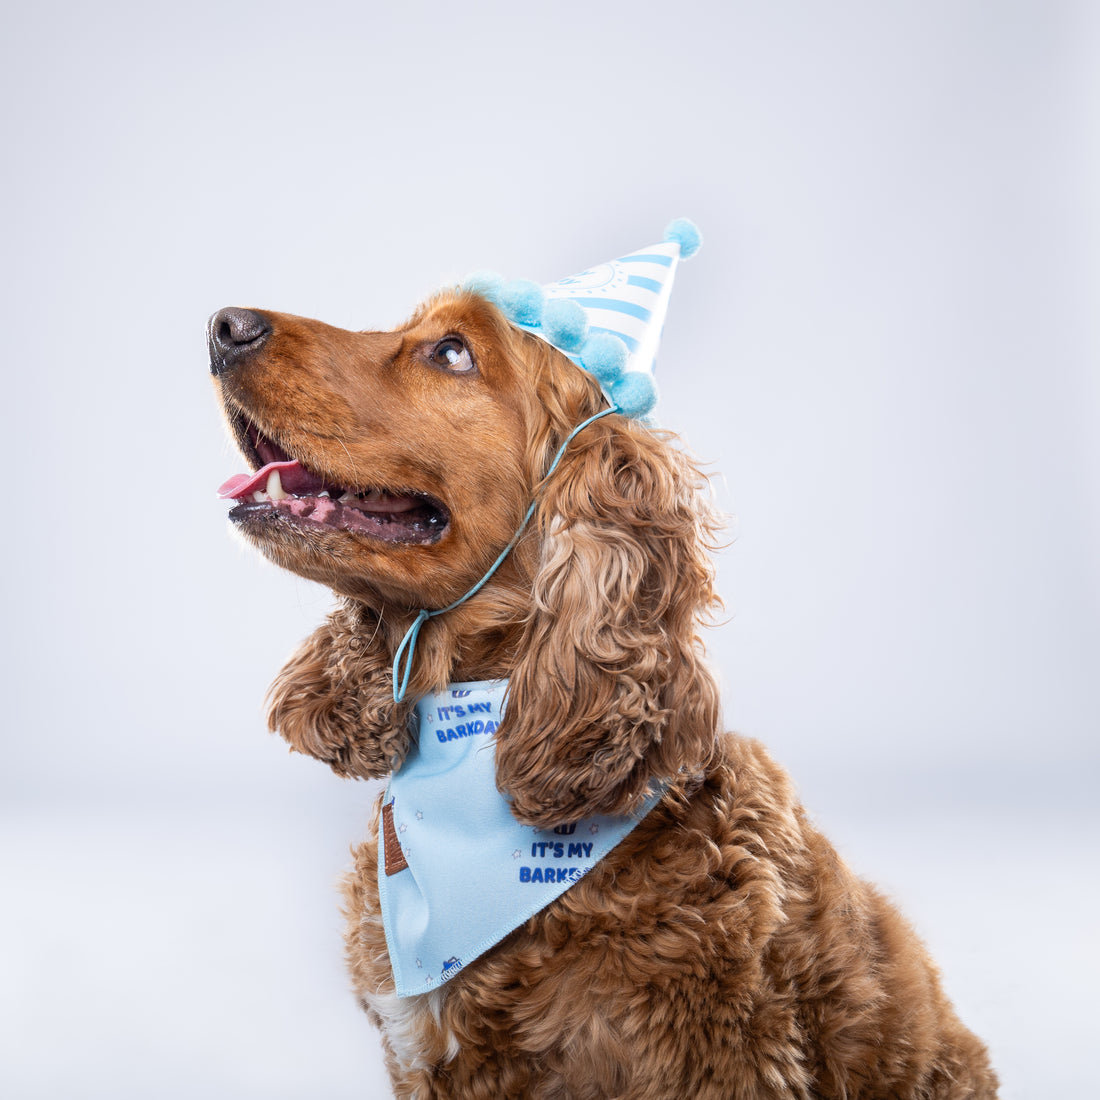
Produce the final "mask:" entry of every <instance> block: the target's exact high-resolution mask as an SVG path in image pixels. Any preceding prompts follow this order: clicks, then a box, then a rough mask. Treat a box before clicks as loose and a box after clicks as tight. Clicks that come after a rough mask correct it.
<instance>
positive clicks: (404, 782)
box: [378, 680, 662, 997]
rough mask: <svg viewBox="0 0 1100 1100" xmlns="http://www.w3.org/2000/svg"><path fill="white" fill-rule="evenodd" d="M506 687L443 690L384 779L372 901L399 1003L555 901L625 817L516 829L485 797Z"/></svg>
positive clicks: (498, 798)
mask: <svg viewBox="0 0 1100 1100" xmlns="http://www.w3.org/2000/svg"><path fill="white" fill-rule="evenodd" d="M507 687H508V682H507V681H506V680H486V681H480V682H477V683H468V684H452V685H451V687H450V689H449V690H447V691H444V692H440V693H438V694H435V695H429V696H426V697H425V698H423V699H421V700H420V702H419V703H418V704H417V718H418V720H419V733H418V737H417V738H416V739H415V741H418V743H414V745H413V747H412V748H411V749H410V751H409V755H408V756H407V757H406V759H405V762H404V763H403V764H402V765H401V769H400V771H398V772H397V773H395V774H394V775H393V776H392V778H391V779H390V784H389V787H388V789H387V791H386V794H385V797H384V803H383V811H382V824H381V828H380V838H379V842H380V843H379V848H380V852H379V856H380V858H379V860H378V892H379V895H380V898H381V903H382V919H383V921H384V923H385V929H386V944H387V946H388V947H389V952H390V960H391V962H392V964H393V977H394V981H395V983H396V985H397V993H398V995H399V996H402V997H408V996H411V995H413V994H415V993H425V992H427V991H428V990H429V989H434V988H436V987H437V986H439V985H442V984H443V983H444V982H445V981H447V980H448V979H449V978H453V977H454V976H455V974H457V973H458V972H459V970H461V969H462V967H464V966H466V965H467V964H468V963H470V962H472V961H473V960H474V959H476V958H477V957H478V956H479V955H481V954H483V953H484V952H485V951H488V950H489V948H490V947H492V946H493V945H494V944H496V943H499V942H500V940H502V939H503V938H504V937H505V936H506V935H507V934H508V933H509V932H511V931H512V930H513V929H514V928H518V927H519V926H520V925H521V924H523V923H524V921H526V920H527V919H528V917H531V916H534V914H535V913H537V912H538V911H539V910H540V909H543V908H545V907H546V906H547V905H549V904H550V902H552V901H553V900H554V899H555V898H557V897H559V896H560V895H561V894H563V893H565V891H566V890H568V889H569V887H570V886H572V885H573V883H574V882H576V881H577V880H578V879H579V878H580V877H581V876H582V875H583V874H584V873H585V872H586V871H589V870H591V868H593V867H594V866H595V865H596V863H597V862H598V861H599V860H600V859H602V858H603V857H604V856H605V855H607V853H608V852H610V851H611V850H612V848H614V847H615V845H616V844H618V843H619V841H621V840H622V839H623V838H624V837H625V836H626V835H627V834H628V833H629V832H630V831H631V830H632V829H633V828H634V827H635V826H636V825H637V824H638V822H639V821H641V820H642V818H643V817H644V816H645V815H646V814H647V813H648V812H649V811H650V810H651V809H652V808H653V806H654V805H656V803H657V802H658V801H659V800H660V797H661V793H662V792H658V793H657V794H654V795H651V796H650V797H649V798H648V799H647V800H646V802H645V804H644V806H643V807H642V808H641V809H640V810H639V812H638V813H637V815H636V816H632V817H628V818H612V817H590V818H586V819H585V820H583V821H578V822H577V823H576V824H571V825H563V826H561V827H559V828H557V829H553V830H541V829H536V828H534V827H533V826H530V825H521V824H520V823H519V822H518V821H516V819H515V818H514V817H513V816H512V814H511V811H510V810H509V808H508V802H507V801H506V800H505V798H504V797H503V796H502V795H501V793H500V792H499V791H498V790H497V786H496V774H495V768H494V756H495V753H494V747H495V742H494V739H493V734H494V733H495V732H496V728H497V726H498V725H499V724H500V720H501V717H502V715H503V709H504V694H505V691H506V690H507Z"/></svg>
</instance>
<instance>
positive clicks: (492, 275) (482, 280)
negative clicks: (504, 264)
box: [461, 271, 504, 302]
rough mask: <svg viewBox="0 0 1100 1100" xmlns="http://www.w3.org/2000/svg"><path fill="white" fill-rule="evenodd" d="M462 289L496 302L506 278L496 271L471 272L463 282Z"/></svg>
mask: <svg viewBox="0 0 1100 1100" xmlns="http://www.w3.org/2000/svg"><path fill="white" fill-rule="evenodd" d="M461 285H462V289H463V290H468V291H470V292H471V293H473V294H480V295H481V296H482V298H488V299H489V301H490V302H495V301H496V300H497V296H498V295H499V294H500V288H501V287H502V286H503V285H504V276H503V275H498V274H497V273H496V272H495V271H471V272H470V274H469V275H467V276H466V278H465V279H463V280H462V284H461Z"/></svg>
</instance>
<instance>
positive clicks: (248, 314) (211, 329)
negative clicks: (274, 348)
mask: <svg viewBox="0 0 1100 1100" xmlns="http://www.w3.org/2000/svg"><path fill="white" fill-rule="evenodd" d="M270 334H271V325H270V323H269V322H268V320H267V318H266V317H264V315H263V314H262V313H257V312H256V311H255V310H254V309H238V308H237V307H235V306H230V307H229V308H228V309H219V310H218V312H217V313H215V314H214V316H213V317H211V318H210V323H209V325H208V326H207V329H206V335H207V344H208V345H209V347H210V373H211V374H223V373H224V372H225V371H227V370H230V369H232V368H233V367H235V366H236V365H237V364H238V363H239V362H240V361H241V360H242V359H246V358H247V357H248V356H250V355H253V354H254V353H255V352H257V351H259V349H260V348H261V347H262V346H263V343H264V341H265V340H266V339H267V337H268V336H269V335H270Z"/></svg>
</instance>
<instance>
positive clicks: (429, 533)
mask: <svg viewBox="0 0 1100 1100" xmlns="http://www.w3.org/2000/svg"><path fill="white" fill-rule="evenodd" d="M240 434H241V435H244V434H245V433H244V432H243V431H242V432H241V433H240ZM247 439H248V443H249V445H250V447H249V449H250V450H251V452H252V453H253V455H254V457H255V460H256V462H257V464H258V466H259V469H257V470H256V472H255V473H252V474H235V475H234V476H233V477H231V478H230V479H229V480H228V481H227V482H226V483H225V484H224V485H223V486H222V487H221V488H220V489H219V490H218V495H219V496H220V497H222V498H223V499H226V500H235V501H237V506H236V507H235V508H233V509H232V511H230V513H229V518H230V519H232V520H234V521H235V522H239V523H247V522H250V521H257V520H259V521H263V520H288V521H290V522H291V523H298V524H302V525H305V526H312V527H325V528H329V529H335V530H339V531H350V532H352V533H353V534H357V535H367V536H369V537H371V538H375V539H380V540H382V541H384V542H394V543H432V542H436V541H438V540H439V539H440V538H442V536H443V534H444V532H445V531H446V529H447V526H448V523H449V522H450V516H449V514H448V512H447V509H446V507H445V506H444V505H443V504H442V503H441V502H440V501H438V500H436V499H435V498H434V497H431V496H429V495H428V494H426V493H419V492H414V491H411V490H407V489H392V488H381V487H371V488H357V487H349V486H341V485H334V484H332V483H330V482H328V481H326V480H325V479H324V478H323V477H321V476H320V475H319V474H315V473H313V471H311V470H308V469H306V467H305V466H303V465H302V464H301V463H300V462H299V461H298V460H297V459H295V458H291V456H290V455H288V454H287V453H286V451H284V450H283V449H282V448H281V447H280V446H279V445H278V444H277V443H275V442H274V440H271V439H268V438H267V437H266V436H264V435H262V434H261V433H260V432H258V431H257V430H256V428H255V427H253V426H249V427H248V428H247Z"/></svg>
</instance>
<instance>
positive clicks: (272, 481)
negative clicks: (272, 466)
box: [267, 470, 290, 500]
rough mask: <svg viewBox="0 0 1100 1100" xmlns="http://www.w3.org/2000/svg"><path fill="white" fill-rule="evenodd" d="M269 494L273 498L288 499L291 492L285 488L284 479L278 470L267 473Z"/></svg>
mask: <svg viewBox="0 0 1100 1100" xmlns="http://www.w3.org/2000/svg"><path fill="white" fill-rule="evenodd" d="M267 495H268V496H269V497H271V499H272V500H286V498H287V497H288V496H290V494H289V493H288V492H287V491H286V490H285V489H284V488H283V479H282V478H281V477H279V471H278V470H272V471H271V473H270V474H268V475H267Z"/></svg>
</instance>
